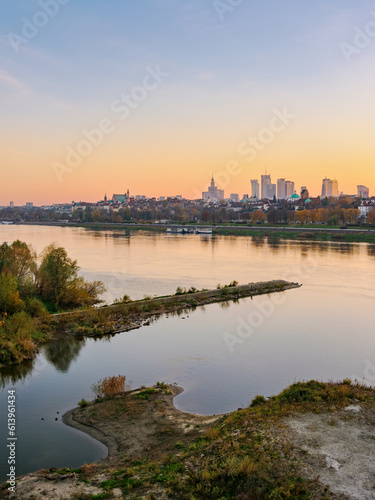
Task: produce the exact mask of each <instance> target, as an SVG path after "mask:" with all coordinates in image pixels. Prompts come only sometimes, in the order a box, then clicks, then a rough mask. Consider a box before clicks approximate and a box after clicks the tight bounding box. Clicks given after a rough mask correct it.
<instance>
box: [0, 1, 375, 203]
mask: <svg viewBox="0 0 375 500" xmlns="http://www.w3.org/2000/svg"><path fill="white" fill-rule="evenodd" d="M234 4H236V6H234ZM223 5H224V6H225V5H226V7H223ZM0 27H1V35H0V61H1V65H0V106H1V118H2V120H1V124H0V132H1V142H0V153H1V164H2V174H3V178H2V190H1V194H0V205H9V202H10V201H11V200H12V201H14V203H15V205H24V204H25V203H26V202H27V201H31V202H33V203H34V205H43V204H51V203H64V202H71V201H72V200H74V201H88V202H90V201H98V200H100V199H103V197H104V194H105V193H106V194H107V196H108V197H111V196H112V194H113V193H124V192H125V191H126V190H127V189H129V190H130V193H131V194H133V195H137V194H139V195H145V196H147V197H159V196H173V195H181V196H183V197H184V198H188V199H193V198H196V197H197V193H201V192H202V191H204V190H206V188H207V186H208V184H209V182H210V178H211V174H212V172H213V174H214V177H215V181H216V183H217V185H218V187H219V188H224V190H225V196H226V197H229V195H230V193H238V194H239V195H240V196H241V197H242V195H243V194H245V193H247V194H251V185H250V179H259V181H260V176H261V175H262V174H263V173H264V171H265V168H267V172H268V173H270V174H271V177H272V182H273V183H276V181H277V179H278V178H287V179H289V180H292V181H294V182H295V187H296V191H297V192H299V189H300V187H301V186H307V187H308V189H309V191H310V195H311V196H317V195H319V194H320V192H321V184H322V179H323V178H325V177H329V178H331V179H337V180H338V182H339V190H340V192H344V193H345V194H355V193H356V190H357V184H363V185H366V186H368V187H369V188H370V195H371V194H374V193H375V169H374V168H373V167H374V143H375V142H374V137H373V135H374V133H373V125H374V116H375V113H374V111H375V97H374V92H373V89H374V83H375V74H374V71H373V60H374V54H375V8H374V7H373V3H372V2H370V1H369V0H364V1H362V2H361V3H360V5H353V4H352V2H349V0H343V1H339V0H333V1H331V2H329V5H327V2H324V1H323V0H317V1H315V2H314V3H311V4H308V5H306V2H302V0H288V1H286V2H283V3H282V5H281V3H280V2H277V1H276V0H265V1H264V2H262V3H261V4H260V5H259V4H256V3H255V2H238V1H237V2H233V1H229V0H222V1H220V2H218V1H217V0H213V1H212V0H200V1H198V0H191V1H177V0H149V1H148V2H143V3H142V5H141V4H140V3H138V4H135V3H133V2H123V1H120V0H113V1H112V2H111V4H110V6H108V5H106V4H104V3H103V2H101V1H99V0H93V1H91V2H90V4H89V5H88V4H83V3H81V4H80V3H78V2H73V1H69V0H38V1H35V0H28V1H26V0H20V1H18V2H12V3H7V4H6V6H4V7H3V15H2V17H1V19H0ZM150 72H151V74H152V72H153V77H148V76H147V75H150ZM155 74H156V76H155ZM158 75H159V78H158ZM160 75H162V76H160ZM275 109H276V110H283V109H286V110H287V112H288V113H289V114H290V115H293V117H294V118H293V119H291V120H290V123H288V124H287V125H286V126H285V127H284V128H283V129H282V130H281V127H280V126H279V130H278V131H274V134H273V137H271V135H269V134H268V135H267V132H264V130H265V129H269V128H270V124H271V123H273V122H272V120H273V118H274V116H275ZM104 122H105V123H106V127H104V128H103V131H102V137H101V136H100V134H99V135H98V133H97V132H95V131H97V130H99V131H100V130H101V124H103V123H104ZM278 125H280V122H279V123H278ZM271 128H272V127H271ZM93 131H94V132H93ZM88 136H89V137H90V138H91V141H92V142H91V145H92V148H91V150H90V151H89V154H87V155H81V161H79V159H78V160H77V157H76V161H75V162H74V161H73V162H72V163H71V164H68V163H67V151H69V152H70V153H72V151H73V152H75V153H77V150H78V149H81V150H82V151H83V150H84V148H83V149H82V147H81V148H79V146H80V145H81V146H82V141H87V140H88V139H87V137H88ZM254 137H255V138H259V137H262V138H263V139H264V140H266V141H268V142H265V141H263V140H262V141H261V143H260V145H261V146H262V148H258V149H257V148H256V154H255V155H254V154H250V153H249V152H248V153H247V154H244V153H243V151H244V147H243V146H242V147H241V145H243V143H244V142H246V141H248V140H249V138H254ZM258 144H259V143H258ZM245 149H246V148H245ZM73 156H74V154H73ZM56 163H59V164H61V165H65V166H66V167H67V170H66V172H65V173H64V174H63V175H62V177H61V176H60V178H59V176H58V175H57V174H56V170H55V169H54V168H53V165H54V164H55V165H56ZM74 163H75V164H74ZM228 165H229V170H230V172H234V171H235V172H236V174H233V173H231V174H230V175H229V180H228ZM225 172H226V173H227V175H225Z"/></svg>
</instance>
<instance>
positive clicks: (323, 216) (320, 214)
mask: <svg viewBox="0 0 375 500" xmlns="http://www.w3.org/2000/svg"><path fill="white" fill-rule="evenodd" d="M360 215H361V212H360V211H359V210H358V208H340V207H329V208H312V209H303V210H297V211H290V210H282V209H281V210H276V209H271V210H270V211H269V212H268V214H267V221H268V222H269V223H271V224H277V223H285V224H287V223H290V224H295V223H296V222H297V223H300V224H309V223H316V224H329V225H331V226H337V225H339V224H346V223H349V224H354V223H356V222H358V219H359V217H360Z"/></svg>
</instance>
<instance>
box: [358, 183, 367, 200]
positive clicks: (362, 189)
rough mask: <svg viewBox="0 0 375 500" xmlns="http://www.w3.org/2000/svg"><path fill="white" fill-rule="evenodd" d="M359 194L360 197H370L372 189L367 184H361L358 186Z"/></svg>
mask: <svg viewBox="0 0 375 500" xmlns="http://www.w3.org/2000/svg"><path fill="white" fill-rule="evenodd" d="M357 195H358V196H359V197H360V198H370V190H369V188H368V187H366V186H362V185H359V186H357Z"/></svg>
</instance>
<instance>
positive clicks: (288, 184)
mask: <svg viewBox="0 0 375 500" xmlns="http://www.w3.org/2000/svg"><path fill="white" fill-rule="evenodd" d="M293 194H294V182H292V181H285V197H286V198H291V197H292V196H293Z"/></svg>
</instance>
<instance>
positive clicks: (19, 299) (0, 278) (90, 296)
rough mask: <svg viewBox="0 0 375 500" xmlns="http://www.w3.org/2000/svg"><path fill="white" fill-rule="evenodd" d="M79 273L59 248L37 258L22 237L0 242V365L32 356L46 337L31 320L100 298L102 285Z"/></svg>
mask: <svg viewBox="0 0 375 500" xmlns="http://www.w3.org/2000/svg"><path fill="white" fill-rule="evenodd" d="M38 261H39V263H38ZM78 271H79V267H78V265H77V261H75V260H72V259H71V258H70V257H69V256H68V255H67V252H66V250H65V249H64V248H62V247H57V246H55V245H50V246H49V247H47V248H46V249H45V250H44V251H43V252H42V253H41V255H40V258H39V259H37V254H36V252H35V250H34V249H33V248H32V247H31V246H30V245H27V244H26V243H24V242H22V241H19V240H17V241H14V242H13V243H12V244H10V245H9V244H7V243H3V244H2V245H1V246H0V364H9V363H15V362H20V361H23V360H24V359H28V358H31V357H33V355H34V352H35V349H36V345H37V344H38V343H39V342H40V341H42V340H45V334H43V333H42V332H40V331H38V329H37V327H36V326H35V325H36V323H35V322H34V321H33V318H37V317H43V316H46V315H48V314H50V312H58V311H62V310H71V309H75V308H78V307H85V306H92V305H94V304H96V303H99V302H100V298H99V297H100V295H101V294H102V293H103V292H104V291H105V288H104V285H103V283H102V282H101V281H94V282H92V283H90V282H87V281H85V280H84V279H83V278H82V277H81V276H78Z"/></svg>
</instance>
